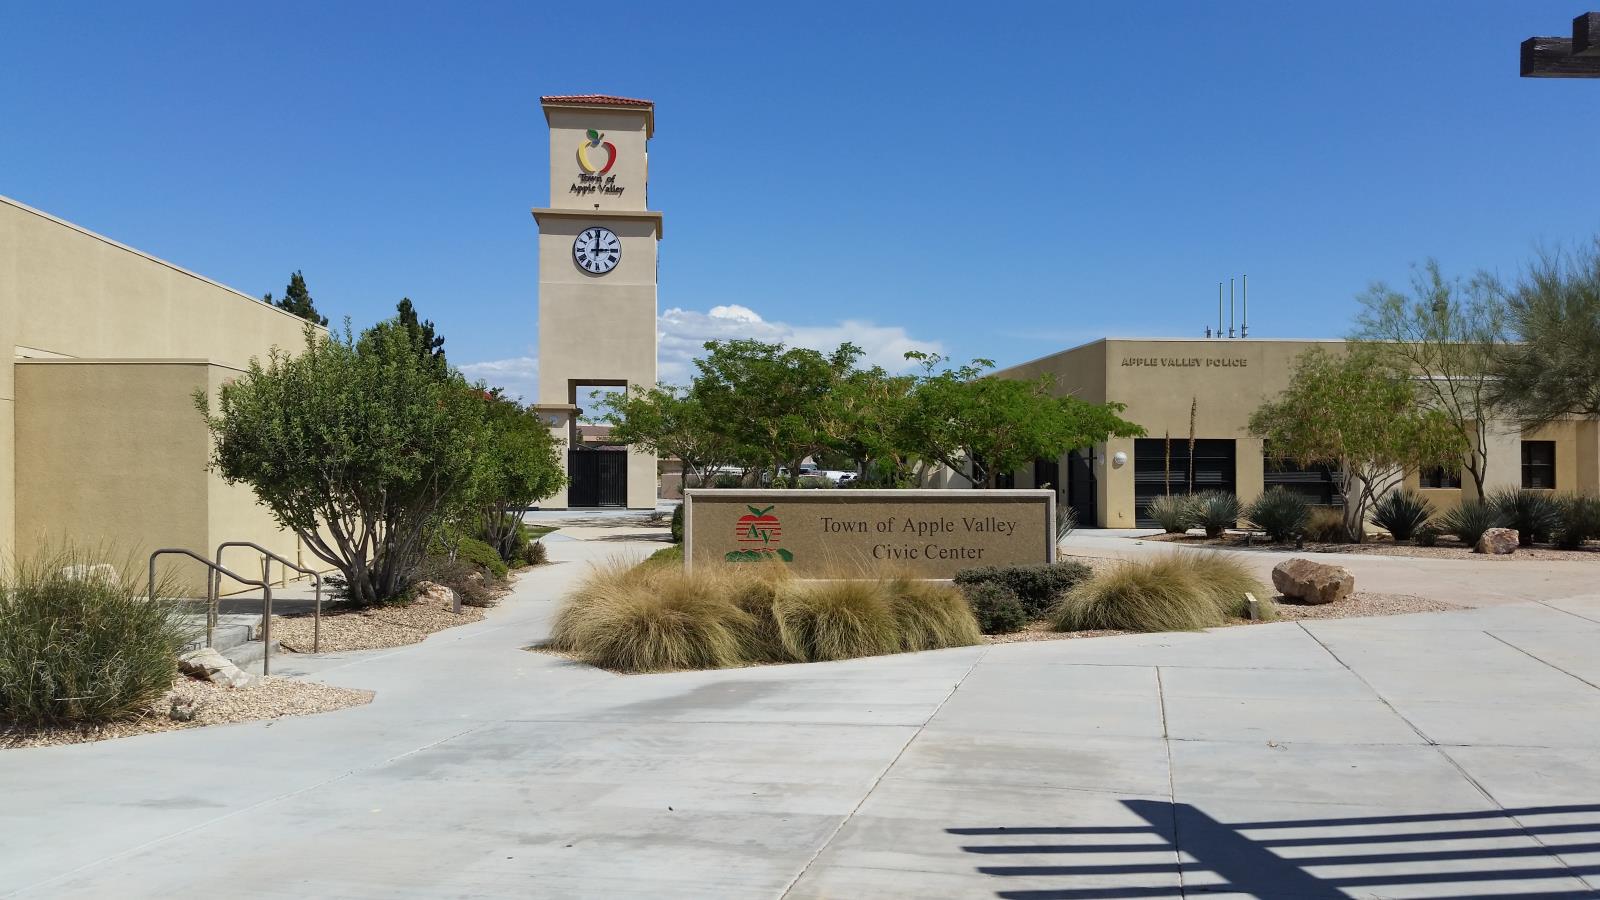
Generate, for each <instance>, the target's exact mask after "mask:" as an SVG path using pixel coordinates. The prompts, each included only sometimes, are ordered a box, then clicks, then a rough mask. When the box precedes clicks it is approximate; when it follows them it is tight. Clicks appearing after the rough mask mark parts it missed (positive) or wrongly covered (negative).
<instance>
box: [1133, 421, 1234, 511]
mask: <svg viewBox="0 0 1600 900" xmlns="http://www.w3.org/2000/svg"><path fill="white" fill-rule="evenodd" d="M1169 448H1170V453H1171V458H1170V462H1169V461H1168V453H1169ZM1237 452H1238V448H1237V446H1236V445H1235V443H1234V442H1233V441H1231V440H1218V439H1215V438H1207V439H1205V440H1197V441H1195V442H1194V493H1197V494H1198V493H1201V492H1203V491H1223V492H1224V493H1229V494H1236V493H1238V490H1237V486H1238V465H1237V463H1238V460H1237V456H1236V454H1237ZM1187 493H1189V439H1188V438H1181V439H1180V438H1173V439H1172V441H1171V442H1170V443H1169V442H1168V441H1166V440H1165V439H1163V438H1139V439H1137V440H1135V441H1134V442H1133V501H1134V509H1135V514H1134V520H1135V522H1136V523H1137V524H1138V526H1139V527H1140V528H1150V527H1154V526H1155V524H1156V522H1155V520H1154V519H1152V518H1150V517H1149V516H1148V515H1146V513H1145V507H1147V506H1149V505H1150V501H1151V500H1154V499H1155V498H1157V497H1160V496H1163V495H1165V494H1187Z"/></svg>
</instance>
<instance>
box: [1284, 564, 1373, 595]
mask: <svg viewBox="0 0 1600 900" xmlns="http://www.w3.org/2000/svg"><path fill="white" fill-rule="evenodd" d="M1272 586H1273V587H1275V588H1277V589H1278V593H1280V594H1282V595H1284V596H1285V597H1288V598H1290V599H1292V600H1298V601H1300V602H1301V603H1310V604H1323V603H1332V602H1334V601H1335V600H1342V599H1344V598H1345V597H1348V596H1350V594H1351V592H1352V591H1354V590H1355V589H1356V577H1355V576H1354V575H1351V574H1350V573H1349V572H1348V571H1347V570H1345V569H1343V568H1341V567H1339V566H1330V565H1326V564H1324V563H1319V562H1312V561H1311V560H1309V559H1291V560H1289V561H1287V562H1281V563H1278V564H1277V565H1276V566H1274V567H1273V569H1272Z"/></svg>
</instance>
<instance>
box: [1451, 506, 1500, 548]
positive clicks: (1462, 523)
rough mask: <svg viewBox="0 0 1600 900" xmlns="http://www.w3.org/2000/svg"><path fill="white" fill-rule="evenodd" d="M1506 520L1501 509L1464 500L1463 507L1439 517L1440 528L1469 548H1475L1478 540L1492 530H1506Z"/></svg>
mask: <svg viewBox="0 0 1600 900" xmlns="http://www.w3.org/2000/svg"><path fill="white" fill-rule="evenodd" d="M1505 524H1506V519H1505V516H1504V515H1503V514H1501V512H1500V509H1499V507H1497V506H1495V505H1494V504H1492V503H1486V502H1484V501H1482V500H1477V499H1473V500H1463V501H1461V505H1460V506H1458V507H1456V508H1455V509H1452V510H1450V511H1449V512H1447V513H1445V514H1444V515H1442V516H1440V517H1439V527H1440V528H1441V529H1443V530H1444V532H1445V534H1453V535H1455V536H1456V539H1457V540H1459V541H1460V542H1461V543H1463V544H1466V545H1467V546H1468V547H1472V546H1475V545H1476V544H1477V543H1478V538H1481V537H1483V533H1484V532H1485V531H1488V530H1489V529H1491V528H1504V527H1505Z"/></svg>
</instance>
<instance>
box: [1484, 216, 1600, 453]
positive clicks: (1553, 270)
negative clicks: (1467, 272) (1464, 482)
mask: <svg viewBox="0 0 1600 900" xmlns="http://www.w3.org/2000/svg"><path fill="white" fill-rule="evenodd" d="M1506 303H1507V317H1508V320H1509V325H1510V330H1511V332H1512V335H1513V337H1514V340H1513V341H1510V342H1507V343H1506V344H1505V345H1503V346H1502V347H1501V348H1500V352H1499V355H1498V358H1497V360H1496V365H1495V372H1496V375H1497V376H1498V378H1497V379H1496V380H1495V382H1494V385H1495V387H1496V389H1497V391H1496V400H1497V401H1498V402H1500V403H1502V404H1504V405H1506V406H1507V407H1509V408H1510V410H1511V411H1512V412H1513V413H1514V414H1515V415H1516V417H1517V418H1519V419H1521V420H1522V422H1523V424H1524V426H1533V425H1541V424H1545V423H1548V422H1553V421H1555V420H1557V419H1561V418H1564V417H1566V416H1584V417H1595V416H1600V238H1596V239H1595V241H1594V243H1593V245H1591V246H1590V247H1588V248H1586V249H1584V250H1580V251H1577V252H1574V253H1570V254H1569V253H1548V254H1545V255H1544V256H1543V257H1542V258H1541V259H1539V260H1538V261H1537V262H1535V263H1534V264H1533V265H1531V266H1529V267H1528V270H1527V272H1526V273H1525V274H1524V275H1523V277H1522V279H1521V281H1520V282H1519V283H1518V284H1517V285H1516V287H1515V288H1513V289H1512V290H1511V291H1510V293H1509V295H1508V296H1507V298H1506Z"/></svg>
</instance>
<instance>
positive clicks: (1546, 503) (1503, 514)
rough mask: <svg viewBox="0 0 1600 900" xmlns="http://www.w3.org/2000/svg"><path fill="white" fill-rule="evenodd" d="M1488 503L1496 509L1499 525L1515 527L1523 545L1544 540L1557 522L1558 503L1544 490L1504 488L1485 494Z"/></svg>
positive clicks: (1519, 541) (1558, 522)
mask: <svg viewBox="0 0 1600 900" xmlns="http://www.w3.org/2000/svg"><path fill="white" fill-rule="evenodd" d="M1489 504H1490V505H1491V506H1493V507H1494V508H1495V509H1497V510H1499V511H1500V518H1501V519H1502V520H1503V521H1504V522H1505V525H1504V526H1503V527H1505V528H1515V529H1516V530H1517V543H1518V544H1521V545H1522V546H1524V547H1531V546H1533V545H1534V544H1544V543H1548V542H1549V541H1550V535H1551V534H1552V533H1554V532H1555V530H1556V528H1557V527H1558V526H1560V524H1561V505H1560V503H1559V502H1558V501H1557V500H1556V497H1555V495H1554V494H1551V493H1549V492H1548V491H1519V490H1516V489H1515V488H1504V489H1502V490H1498V491H1495V492H1494V493H1492V494H1490V495H1489Z"/></svg>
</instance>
